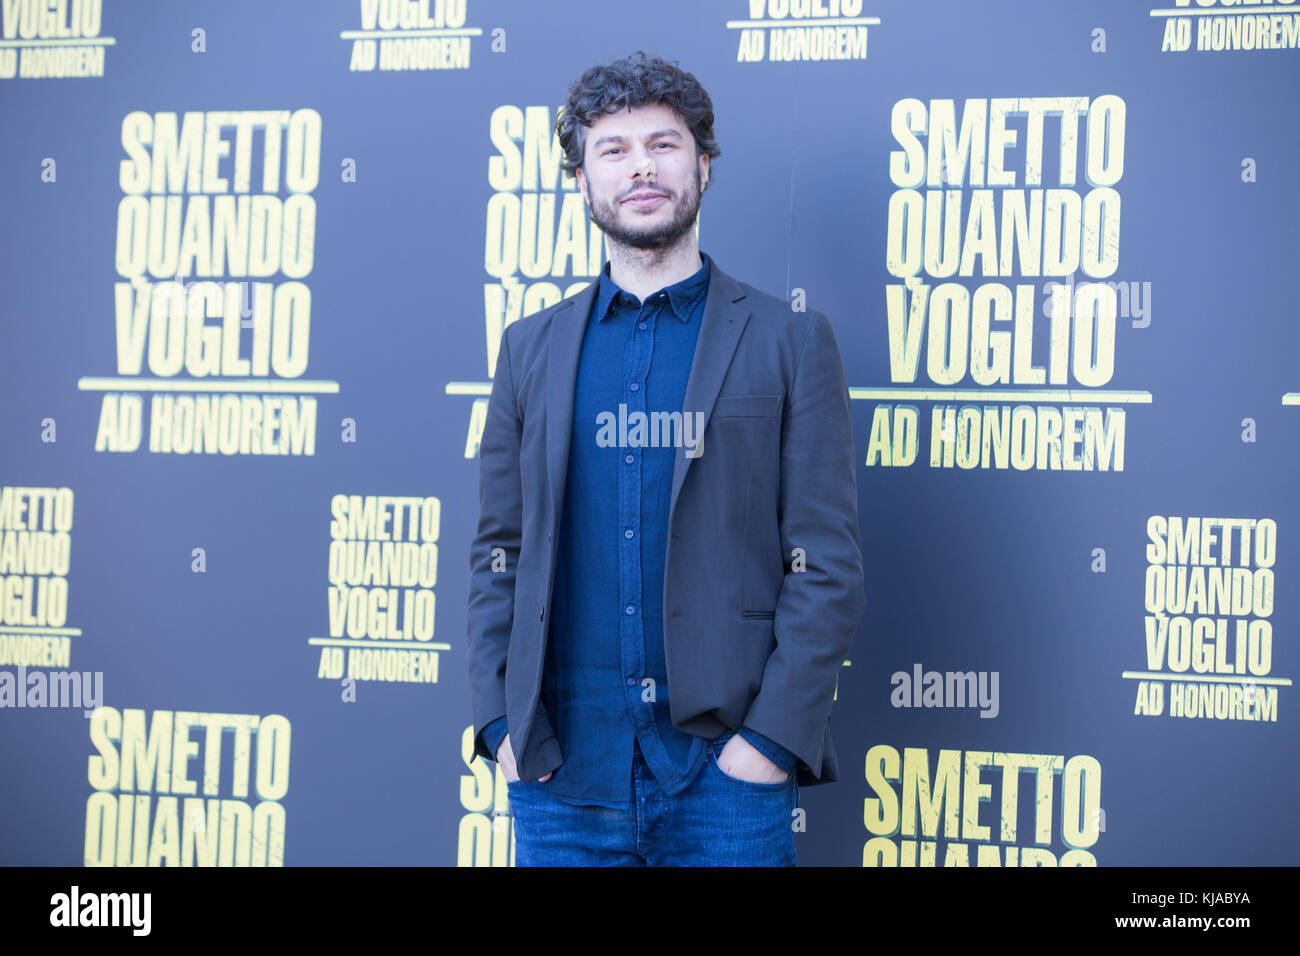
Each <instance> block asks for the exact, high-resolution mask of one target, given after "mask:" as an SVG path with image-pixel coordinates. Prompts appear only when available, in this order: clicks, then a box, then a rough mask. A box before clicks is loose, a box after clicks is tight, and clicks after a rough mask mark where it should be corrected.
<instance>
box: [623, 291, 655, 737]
mask: <svg viewBox="0 0 1300 956" xmlns="http://www.w3.org/2000/svg"><path fill="white" fill-rule="evenodd" d="M657 312H658V309H657V308H656V307H655V306H653V305H651V303H650V302H649V301H648V300H647V301H646V302H645V303H643V304H642V306H641V308H640V309H639V310H632V309H628V313H629V314H630V315H631V317H632V327H631V330H630V332H629V335H628V346H627V349H626V350H625V352H624V358H623V396H624V400H625V401H626V404H627V414H628V418H629V419H630V418H631V416H632V414H633V412H641V413H642V414H645V413H646V412H647V408H646V377H647V375H648V374H649V371H650V359H651V357H652V356H653V354H654V339H655V327H656V323H655V319H656V316H657ZM628 430H629V432H630V431H631V425H630V422H629V429H628ZM644 460H645V449H644V448H641V447H632V445H631V443H630V442H629V446H628V448H627V449H626V454H625V455H624V466H623V469H622V471H621V472H620V473H619V479H620V480H619V531H618V534H619V550H618V554H619V561H618V565H619V580H620V582H621V583H622V592H623V620H622V625H623V626H622V628H621V633H620V638H621V640H620V644H621V649H622V659H623V674H624V675H625V677H624V680H625V684H626V687H625V690H626V694H625V697H626V703H627V710H628V716H629V717H630V718H631V720H632V725H633V727H634V728H635V729H636V732H637V735H638V736H640V737H643V736H644V735H645V733H646V732H647V731H648V730H650V729H651V728H652V726H653V724H654V711H653V710H652V708H650V707H648V706H646V705H645V704H643V703H642V701H641V680H642V679H643V678H644V677H645V671H646V664H647V662H646V656H645V613H644V611H645V608H644V607H643V600H644V595H643V593H642V588H641V533H642V529H641V480H642V467H643V463H644ZM644 749H645V748H644V746H643V747H642V750H643V751H644Z"/></svg>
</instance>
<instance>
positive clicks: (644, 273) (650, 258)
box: [609, 229, 704, 302]
mask: <svg viewBox="0 0 1300 956" xmlns="http://www.w3.org/2000/svg"><path fill="white" fill-rule="evenodd" d="M682 239H683V241H682V242H680V243H678V244H677V245H675V246H673V247H671V248H668V249H635V248H633V247H631V246H624V245H621V244H619V245H616V244H614V243H613V242H611V243H610V244H609V277H610V278H611V279H613V280H614V284H615V285H617V286H618V287H619V288H620V289H622V290H624V291H625V292H630V293H632V295H634V296H636V297H637V298H638V299H640V300H641V301H643V302H644V301H645V299H646V297H647V296H649V295H651V294H652V293H655V292H658V291H659V290H660V289H664V288H667V287H668V286H670V285H673V284H675V283H678V282H681V281H682V280H683V279H689V278H690V277H691V276H693V275H695V273H697V272H699V271H700V269H701V268H703V266H704V260H703V259H702V258H700V250H699V247H698V246H697V245H696V241H695V230H694V229H692V230H691V231H689V232H688V233H687V234H686V235H685V236H683V237H682Z"/></svg>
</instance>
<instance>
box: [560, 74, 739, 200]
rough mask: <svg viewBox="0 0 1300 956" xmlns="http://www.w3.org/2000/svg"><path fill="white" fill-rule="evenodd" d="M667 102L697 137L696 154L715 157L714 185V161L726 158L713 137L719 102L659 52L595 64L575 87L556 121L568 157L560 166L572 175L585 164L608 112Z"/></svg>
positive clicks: (579, 79) (690, 75)
mask: <svg viewBox="0 0 1300 956" xmlns="http://www.w3.org/2000/svg"><path fill="white" fill-rule="evenodd" d="M660 103H662V104H663V105H665V106H668V107H670V108H671V109H672V111H673V112H674V113H676V114H677V115H678V117H680V119H681V120H682V122H683V123H685V124H686V125H687V127H688V128H689V129H690V131H691V135H692V136H694V137H695V155H696V157H697V158H698V157H699V156H702V155H704V154H706V153H707V154H708V156H709V181H708V183H706V184H705V188H706V189H707V188H708V186H709V185H711V184H712V183H713V161H714V160H716V159H717V158H718V156H719V155H721V153H722V150H721V149H719V148H718V141H717V139H715V138H714V136H713V102H712V101H711V100H710V99H709V94H708V93H707V92H705V90H704V87H703V86H701V85H700V81H699V80H697V79H696V78H695V76H694V75H693V74H691V73H687V72H685V71H684V70H682V69H680V68H679V67H678V66H677V64H676V62H675V61H674V62H672V63H670V62H668V61H667V60H665V59H664V58H663V57H661V56H659V55H658V54H657V53H650V54H646V53H645V52H644V51H641V50H638V51H637V52H635V53H633V54H631V55H630V56H625V57H623V59H621V60H615V61H614V62H613V63H607V64H606V65H604V66H593V67H591V68H590V69H588V70H587V71H586V72H585V73H583V74H582V76H580V77H579V78H578V80H577V82H575V83H574V84H573V85H572V86H570V87H569V99H568V102H566V103H565V105H564V107H563V108H562V109H561V110H560V112H559V114H558V115H557V116H556V117H555V135H556V136H557V137H559V140H560V147H561V148H562V149H563V150H564V159H563V160H562V161H561V163H560V165H561V168H563V170H564V171H565V172H566V173H568V174H569V175H573V174H574V173H575V172H576V171H577V170H579V169H582V166H583V152H584V149H585V147H586V143H587V130H588V129H590V128H591V124H592V123H593V122H594V121H595V120H597V119H599V117H600V116H601V114H604V113H617V112H619V111H621V110H624V109H636V108H637V107H640V106H652V105H655V104H660Z"/></svg>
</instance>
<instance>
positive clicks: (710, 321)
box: [668, 260, 750, 529]
mask: <svg viewBox="0 0 1300 956" xmlns="http://www.w3.org/2000/svg"><path fill="white" fill-rule="evenodd" d="M744 298H745V290H744V289H742V288H741V287H740V284H739V283H738V282H736V280H735V279H733V278H731V276H729V275H727V274H726V273H725V272H723V271H722V270H721V269H719V268H718V263H717V261H716V260H714V262H713V267H712V269H711V270H710V272H709V298H708V301H707V302H706V303H705V304H704V318H703V319H702V320H701V322H700V338H699V341H698V342H697V343H696V345H695V358H694V359H693V360H692V361H691V374H690V377H689V378H688V379H687V380H686V394H685V396H684V397H683V399H682V411H683V412H687V413H689V412H703V413H704V423H703V425H702V426H701V427H700V429H699V430H698V431H697V432H696V440H697V441H700V440H702V438H703V435H704V429H705V428H706V427H707V426H708V423H709V416H710V415H711V414H713V405H714V402H716V401H717V398H718V391H719V389H721V388H722V379H723V378H724V377H725V376H726V374H727V368H728V366H730V365H731V357H732V356H733V355H734V354H735V352H736V346H737V345H738V344H739V342H740V335H741V333H742V332H744V331H745V326H746V325H747V324H748V323H749V316H750V312H749V309H747V308H745V307H744V305H742V304H741V300H742V299H744ZM693 461H695V459H694V458H687V457H686V449H685V448H683V447H681V446H680V445H678V446H677V454H676V458H675V460H674V462H673V490H672V495H671V497H670V498H669V499H668V527H669V528H670V529H671V528H672V526H673V511H674V509H675V508H676V507H677V495H678V493H679V492H680V491H681V488H682V482H684V481H685V480H686V473H687V471H688V470H689V469H690V467H691V462H693Z"/></svg>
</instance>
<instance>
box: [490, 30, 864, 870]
mask: <svg viewBox="0 0 1300 956" xmlns="http://www.w3.org/2000/svg"><path fill="white" fill-rule="evenodd" d="M556 133H557V136H558V138H559V142H560V145H561V147H562V148H563V150H564V154H565V159H564V168H565V170H566V171H568V172H571V173H573V174H574V175H575V176H576V178H577V181H578V185H579V187H580V189H581V190H582V195H583V198H584V199H585V200H586V203H587V206H588V209H589V212H590V215H591V218H592V220H593V221H594V222H595V223H596V225H597V226H599V227H600V229H601V230H602V231H603V232H604V234H605V236H606V238H607V240H608V243H609V262H608V264H607V265H606V267H605V270H604V272H603V274H602V275H601V277H600V280H599V282H598V283H595V284H593V285H591V286H589V287H588V288H586V289H584V290H583V291H582V292H580V293H578V294H576V295H573V296H571V297H569V298H568V299H565V300H564V301H562V302H560V303H558V304H556V305H553V306H551V307H549V308H547V309H544V310H542V311H540V312H538V313H535V314H534V315H531V316H528V317H525V318H523V319H521V320H519V321H517V322H515V323H513V324H512V325H510V326H509V327H507V328H506V330H505V333H504V334H503V336H502V341H501V346H500V352H499V355H498V358H497V365H496V371H495V376H494V380H493V385H492V395H491V398H490V399H489V404H488V411H487V419H486V422H485V425H484V430H483V438H482V444H481V446H480V458H481V479H480V507H481V512H480V518H479V524H478V533H477V535H476V537H475V539H474V542H473V545H472V547H471V554H470V569H471V586H470V597H469V614H468V622H469V671H470V686H471V694H472V698H473V707H474V722H475V727H476V728H477V733H476V736H475V750H476V752H477V753H478V754H480V755H481V756H483V757H487V758H492V759H496V760H497V761H498V762H499V763H500V765H501V769H502V772H503V773H504V775H505V778H506V781H507V786H508V788H509V791H510V794H509V795H510V804H511V808H512V813H513V815H514V820H515V840H516V864H517V865H566V864H568V865H632V866H638V865H647V864H649V865H794V863H795V852H794V837H793V829H792V823H793V819H792V818H793V816H794V810H795V808H796V806H797V804H798V787H799V785H800V784H803V785H805V786H809V785H814V784H819V783H825V782H829V781H833V780H835V779H836V778H837V766H836V760H835V753H834V749H833V747H832V746H831V740H830V733H829V729H828V720H829V716H830V710H831V703H832V700H833V698H834V693H835V686H836V680H837V677H838V674H839V669H840V666H841V664H842V662H843V660H844V656H845V654H846V653H847V651H848V649H849V646H850V644H851V643H852V640H853V636H854V632H855V631H856V629H857V626H858V623H859V622H860V620H861V618H862V613H863V609H864V603H865V601H864V594H863V580H862V555H861V547H860V542H859V536H858V516H857V486H856V478H855V474H854V470H855V459H856V454H855V449H854V441H853V434H852V427H851V423H850V413H849V399H848V389H847V386H846V384H845V378H844V370H843V366H842V364H841V361H840V356H839V352H838V349H837V347H836V344H835V337H834V334H833V332H832V329H831V325H830V322H829V320H828V319H827V318H826V316H825V315H823V314H821V313H818V312H796V311H793V310H792V309H791V307H790V305H789V303H786V302H783V301H782V300H780V299H776V298H774V297H773V296H770V295H767V294H765V293H763V292H760V291H758V290H757V289H755V288H753V287H751V286H748V285H744V284H742V283H739V282H737V281H736V280H734V279H732V278H731V277H730V276H728V275H726V274H725V273H724V272H723V271H722V270H721V269H720V268H719V267H718V266H717V264H716V263H715V262H713V260H712V259H711V257H709V256H707V255H705V254H703V253H702V252H700V250H699V248H698V246H697V244H696V235H695V228H694V226H695V221H696V218H697V214H698V211H699V204H700V197H701V195H702V193H703V192H704V190H705V189H707V187H708V184H709V181H710V179H711V172H712V170H711V162H712V160H714V159H715V158H716V157H717V156H718V155H719V154H720V150H719V149H718V146H717V143H716V141H715V139H714V136H713V109H712V104H711V102H710V100H709V96H708V94H707V93H706V92H705V91H704V90H703V89H702V88H701V87H700V85H699V83H698V82H697V81H696V79H695V77H694V76H692V75H691V74H689V73H685V72H683V71H681V70H680V69H678V68H677V67H676V66H675V65H673V64H669V63H666V62H665V61H663V60H662V59H661V58H659V57H654V56H652V57H646V56H645V55H644V54H634V55H633V56H631V57H628V58H626V59H624V60H620V61H616V62H614V63H611V64H609V65H608V66H603V67H593V68H592V69H589V70H587V71H586V72H585V73H584V74H583V75H582V77H581V78H580V79H579V80H578V81H577V82H576V83H575V84H574V85H573V86H572V87H571V89H570V91H569V99H568V103H567V104H566V106H565V108H564V109H563V110H562V111H561V113H560V115H559V116H558V118H557V121H556ZM647 422H649V427H648V428H647V427H646V423H647Z"/></svg>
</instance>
